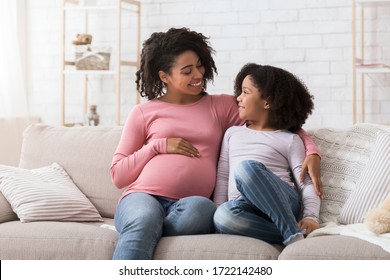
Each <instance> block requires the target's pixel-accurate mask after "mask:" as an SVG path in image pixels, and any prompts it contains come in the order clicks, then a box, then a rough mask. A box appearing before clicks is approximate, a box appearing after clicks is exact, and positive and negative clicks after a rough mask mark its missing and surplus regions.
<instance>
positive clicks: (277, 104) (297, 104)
mask: <svg viewBox="0 0 390 280" xmlns="http://www.w3.org/2000/svg"><path fill="white" fill-rule="evenodd" d="M246 76H250V77H251V80H252V82H253V84H254V86H255V87H256V88H257V89H258V90H259V92H260V94H261V97H262V98H263V99H268V101H269V102H270V109H269V121H270V122H271V126H272V127H274V128H276V129H288V130H290V131H296V130H297V129H299V128H301V127H302V125H303V124H304V123H305V121H306V119H307V118H308V116H309V115H310V114H311V113H312V110H313V109H314V104H313V96H312V95H311V94H310V93H309V91H308V89H307V87H306V85H305V84H304V83H303V82H302V81H301V80H300V79H299V78H298V77H296V76H295V75H293V74H292V73H290V72H288V71H286V70H283V69H281V68H277V67H273V66H270V65H258V64H255V63H248V64H246V65H244V66H243V67H242V69H241V70H240V72H239V73H238V74H237V77H236V79H235V82H234V95H235V96H236V97H238V96H239V95H240V94H241V91H242V90H241V87H242V82H243V80H244V79H245V77H246Z"/></svg>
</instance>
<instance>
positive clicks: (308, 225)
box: [298, 219, 320, 235]
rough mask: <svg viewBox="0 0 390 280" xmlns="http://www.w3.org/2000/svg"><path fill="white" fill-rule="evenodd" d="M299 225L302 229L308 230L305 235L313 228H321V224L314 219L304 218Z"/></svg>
mask: <svg viewBox="0 0 390 280" xmlns="http://www.w3.org/2000/svg"><path fill="white" fill-rule="evenodd" d="M298 226H299V229H300V230H306V233H305V235H308V234H309V233H311V232H312V231H313V230H315V229H318V228H320V225H319V224H318V223H317V222H316V221H314V220H312V219H302V220H301V221H300V222H299V223H298Z"/></svg>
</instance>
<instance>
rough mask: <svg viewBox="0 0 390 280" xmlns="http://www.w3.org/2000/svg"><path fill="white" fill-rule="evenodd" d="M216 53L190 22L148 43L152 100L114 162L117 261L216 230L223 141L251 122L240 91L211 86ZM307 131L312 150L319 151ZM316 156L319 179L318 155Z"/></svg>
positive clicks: (146, 71) (146, 68)
mask: <svg viewBox="0 0 390 280" xmlns="http://www.w3.org/2000/svg"><path fill="white" fill-rule="evenodd" d="M212 53H213V49H212V48H211V47H210V46H209V45H208V41H207V38H206V37H205V36H203V35H202V34H200V33H196V32H194V31H189V30H188V29H185V28H181V29H175V28H172V29H170V30H168V31H167V32H157V33H153V34H152V35H151V37H150V38H149V39H147V40H146V41H145V42H144V44H143V49H142V53H141V66H140V69H139V71H138V72H137V80H136V83H137V89H138V90H139V91H140V94H141V96H143V97H147V98H148V100H149V101H148V102H145V103H142V104H139V105H137V106H135V107H134V108H133V109H132V111H131V112H130V114H129V116H128V119H127V121H126V123H125V125H124V127H123V132H122V137H121V139H120V142H119V144H118V147H117V149H116V151H115V154H114V157H113V160H112V165H111V177H112V180H113V182H114V184H115V186H116V187H118V188H125V190H124V192H123V195H122V196H121V198H120V201H119V204H118V206H117V209H116V212H115V226H116V229H117V231H118V232H119V234H120V236H119V241H118V244H117V247H116V250H115V252H114V256H113V258H114V259H151V258H152V257H153V253H154V249H155V247H156V245H157V243H158V241H159V240H160V238H161V236H169V235H171V236H172V235H188V234H206V233H212V232H214V231H215V229H214V223H213V215H214V212H215V209H216V208H215V205H214V203H213V202H212V201H211V200H210V197H211V195H212V192H213V190H214V186H215V181H216V169H217V162H218V155H219V151H220V146H221V141H222V138H223V135H224V133H225V131H226V130H227V129H228V128H229V127H230V126H232V125H239V124H242V123H243V121H242V120H240V118H239V116H238V109H237V102H236V100H235V97H234V96H233V95H226V94H225V95H208V94H207V93H206V92H205V90H206V85H207V82H208V81H210V80H213V77H214V72H216V66H215V63H214V60H213V58H212ZM300 135H302V137H304V138H305V141H307V142H308V144H307V146H308V147H309V148H308V154H316V153H317V154H318V150H317V149H316V147H315V146H314V145H313V142H312V141H311V139H310V138H309V137H308V136H307V135H306V134H305V132H304V131H302V130H301V131H300ZM305 135H306V136H305ZM310 147H311V148H310ZM308 158H309V159H310V160H309V161H308V169H309V173H310V172H312V173H313V174H315V176H316V177H317V178H319V160H318V156H316V155H312V156H308Z"/></svg>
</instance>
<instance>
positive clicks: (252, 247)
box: [153, 234, 283, 260]
mask: <svg viewBox="0 0 390 280" xmlns="http://www.w3.org/2000/svg"><path fill="white" fill-rule="evenodd" d="M282 248H283V246H281V245H275V246H273V245H270V244H268V243H266V242H264V241H261V240H258V239H254V238H250V237H243V236H238V235H228V234H205V235H185V236H175V237H164V238H162V239H161V240H160V242H159V243H158V245H157V248H156V251H155V253H154V257H153V258H154V259H156V260H161V259H168V260H169V259H170V260H190V259H192V260H238V259H241V260H276V259H277V258H278V256H279V254H280V251H281V250H282Z"/></svg>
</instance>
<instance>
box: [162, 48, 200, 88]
mask: <svg viewBox="0 0 390 280" xmlns="http://www.w3.org/2000/svg"><path fill="white" fill-rule="evenodd" d="M204 72H205V69H204V66H203V65H202V64H201V62H200V59H199V57H198V55H197V54H196V53H195V52H194V51H185V52H184V53H182V54H180V55H179V56H177V57H176V59H175V61H174V63H173V66H172V68H171V73H170V74H168V73H165V72H163V71H160V73H159V74H160V79H161V80H162V81H163V82H164V83H165V84H166V85H167V94H170V95H193V96H195V95H199V94H200V93H201V92H202V89H203V75H204Z"/></svg>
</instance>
